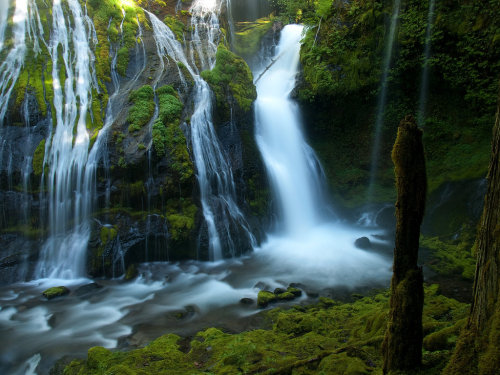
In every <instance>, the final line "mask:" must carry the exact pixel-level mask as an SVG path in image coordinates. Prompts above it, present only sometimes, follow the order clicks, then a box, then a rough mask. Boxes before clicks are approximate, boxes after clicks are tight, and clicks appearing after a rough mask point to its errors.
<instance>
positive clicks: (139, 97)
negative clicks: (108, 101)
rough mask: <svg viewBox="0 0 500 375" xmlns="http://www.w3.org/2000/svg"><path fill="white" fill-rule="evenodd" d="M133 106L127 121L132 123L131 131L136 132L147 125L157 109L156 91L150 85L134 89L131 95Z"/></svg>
mask: <svg viewBox="0 0 500 375" xmlns="http://www.w3.org/2000/svg"><path fill="white" fill-rule="evenodd" d="M129 100H130V102H131V103H132V106H131V107H130V109H129V112H128V117H127V121H128V122H129V123H130V126H129V128H128V129H129V132H135V131H139V130H141V129H142V127H143V126H144V125H146V124H147V123H148V122H149V120H150V119H151V117H152V116H153V113H154V110H155V102H154V92H153V88H152V87H151V86H149V85H144V86H142V87H141V88H139V89H137V90H135V91H133V92H132V93H131V94H130V97H129Z"/></svg>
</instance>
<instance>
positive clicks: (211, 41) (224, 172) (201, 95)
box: [148, 0, 255, 260]
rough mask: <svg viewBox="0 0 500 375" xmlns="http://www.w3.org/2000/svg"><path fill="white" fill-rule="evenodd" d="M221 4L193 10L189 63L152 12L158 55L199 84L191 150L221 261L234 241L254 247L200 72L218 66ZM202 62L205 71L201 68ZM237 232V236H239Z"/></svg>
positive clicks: (205, 0) (206, 2) (212, 252)
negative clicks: (242, 239)
mask: <svg viewBox="0 0 500 375" xmlns="http://www.w3.org/2000/svg"><path fill="white" fill-rule="evenodd" d="M220 7H221V3H219V2H217V1H216V0H197V1H195V2H194V3H193V5H192V7H191V9H190V11H191V14H192V21H191V22H192V30H193V31H192V35H191V40H192V41H191V44H190V46H189V54H190V62H188V61H187V58H186V56H185V54H184V50H183V47H182V45H181V43H180V42H179V41H177V40H176V38H175V35H174V34H173V33H172V31H171V30H170V29H169V28H168V27H167V26H166V25H165V24H164V23H163V22H161V21H160V20H158V19H157V18H156V17H155V16H154V15H153V14H151V13H148V14H149V17H150V20H151V24H152V26H153V33H154V34H153V35H154V38H155V41H156V45H157V50H158V55H159V56H160V57H161V64H162V65H161V67H162V69H163V64H164V62H163V58H162V56H168V57H169V58H170V59H172V60H173V61H174V62H175V63H176V64H175V66H177V69H178V70H179V75H180V76H181V77H182V71H181V70H180V68H179V67H178V64H177V63H178V62H181V63H182V64H184V65H185V66H186V68H187V70H188V72H189V74H190V75H191V77H192V78H193V80H194V89H193V91H194V97H193V101H194V108H195V110H194V113H193V115H192V116H191V121H190V124H191V126H190V130H191V131H190V134H191V145H192V152H193V156H194V161H195V165H196V169H197V178H198V183H199V185H200V195H201V204H202V209H203V215H204V218H205V222H206V224H207V230H208V237H209V256H210V259H211V260H218V259H222V257H223V255H224V254H223V253H224V252H226V253H229V254H235V253H236V250H237V249H236V247H237V243H235V237H237V236H238V235H241V233H238V232H239V231H242V232H243V236H246V241H247V243H249V244H250V245H252V246H253V245H254V244H255V239H254V237H253V235H252V233H251V232H250V228H249V225H248V223H247V222H246V220H245V217H244V215H243V213H242V212H241V210H240V209H239V207H238V205H237V203H236V188H235V185H234V179H233V173H232V170H231V166H230V165H229V164H228V162H227V158H226V157H225V155H224V152H223V150H222V147H221V146H220V143H219V140H218V138H217V135H216V133H215V129H214V125H213V122H212V96H211V91H210V88H209V86H208V84H207V83H206V82H205V81H204V80H203V79H202V78H201V77H200V76H199V74H198V72H199V69H200V70H204V69H211V68H213V66H214V64H215V53H216V51H217V44H218V38H219V35H220V29H219V21H218V13H219V11H220ZM196 56H197V58H198V59H199V64H200V67H198V66H197V64H196V61H197V60H196V58H195V57H196ZM235 233H238V234H237V235H236V236H235Z"/></svg>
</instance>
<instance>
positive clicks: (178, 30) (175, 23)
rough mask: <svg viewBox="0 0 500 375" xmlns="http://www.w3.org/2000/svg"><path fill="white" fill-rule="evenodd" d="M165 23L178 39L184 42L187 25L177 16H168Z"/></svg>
mask: <svg viewBox="0 0 500 375" xmlns="http://www.w3.org/2000/svg"><path fill="white" fill-rule="evenodd" d="M163 22H164V23H165V24H166V25H167V26H168V27H169V28H170V30H172V32H173V33H174V34H175V37H176V39H177V40H178V41H179V42H183V41H184V32H185V31H186V25H184V23H183V22H182V21H181V20H179V19H178V18H177V17H175V16H167V17H165V19H164V20H163Z"/></svg>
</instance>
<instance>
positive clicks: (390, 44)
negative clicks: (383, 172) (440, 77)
mask: <svg viewBox="0 0 500 375" xmlns="http://www.w3.org/2000/svg"><path fill="white" fill-rule="evenodd" d="M400 7H401V0H394V4H393V6H392V16H391V22H390V25H389V33H388V35H387V38H386V42H385V43H386V44H385V53H384V60H383V65H382V77H381V79H380V89H379V90H380V92H379V94H378V103H377V114H376V118H375V130H374V135H373V146H372V154H371V155H372V156H371V159H370V160H371V166H370V180H369V183H368V192H367V194H366V200H367V203H371V202H372V200H373V194H374V188H375V181H376V178H377V172H378V168H379V165H378V161H379V158H380V144H381V142H382V127H383V124H384V114H385V109H386V104H387V84H388V78H389V70H390V68H391V61H392V51H393V49H394V40H395V38H396V29H397V24H398V18H399V10H400Z"/></svg>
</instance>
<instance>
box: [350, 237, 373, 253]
mask: <svg viewBox="0 0 500 375" xmlns="http://www.w3.org/2000/svg"><path fill="white" fill-rule="evenodd" d="M354 246H356V247H357V248H358V249H361V250H369V249H371V248H372V243H371V242H370V239H369V238H368V237H360V238H358V239H357V240H356V241H354Z"/></svg>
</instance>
